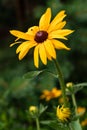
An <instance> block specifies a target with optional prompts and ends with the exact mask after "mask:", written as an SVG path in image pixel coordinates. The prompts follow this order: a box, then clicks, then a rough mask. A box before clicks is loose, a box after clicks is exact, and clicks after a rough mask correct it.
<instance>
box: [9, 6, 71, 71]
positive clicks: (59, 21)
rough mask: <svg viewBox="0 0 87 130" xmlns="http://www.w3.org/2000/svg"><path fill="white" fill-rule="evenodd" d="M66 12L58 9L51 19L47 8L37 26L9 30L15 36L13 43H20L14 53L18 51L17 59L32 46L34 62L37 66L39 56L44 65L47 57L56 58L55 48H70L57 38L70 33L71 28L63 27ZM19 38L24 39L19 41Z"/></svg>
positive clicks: (49, 58) (64, 36)
mask: <svg viewBox="0 0 87 130" xmlns="http://www.w3.org/2000/svg"><path fill="white" fill-rule="evenodd" d="M65 16H66V14H65V11H64V10H63V11H60V12H59V13H58V14H57V15H56V17H55V18H54V19H53V20H52V21H51V9H50V8H48V9H47V10H46V12H45V13H44V14H43V15H42V16H41V18H40V21H39V26H33V27H30V28H29V29H28V31H27V32H25V33H24V32H21V31H17V30H11V31H10V33H11V34H12V35H14V36H15V37H17V39H16V40H15V43H12V44H11V45H10V46H13V45H14V44H18V43H21V44H20V45H19V46H18V48H17V50H16V53H17V54H18V53H19V60H22V59H23V58H24V57H25V55H26V54H27V53H28V52H29V50H30V49H31V48H33V47H34V64H35V66H36V67H37V68H38V67H39V56H40V59H41V61H42V63H43V64H44V65H46V64H47V59H48V60H52V59H56V51H55V48H56V49H66V50H70V48H68V47H67V46H65V45H64V44H63V43H62V42H61V41H59V39H65V40H66V39H67V38H66V36H67V35H69V34H70V33H72V32H73V31H72V30H69V29H63V27H64V26H65V24H66V21H63V19H64V18H65ZM20 39H23V40H25V41H23V42H21V41H20Z"/></svg>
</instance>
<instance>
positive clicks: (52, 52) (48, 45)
mask: <svg viewBox="0 0 87 130" xmlns="http://www.w3.org/2000/svg"><path fill="white" fill-rule="evenodd" d="M44 45H45V48H46V51H47V52H48V54H49V55H50V56H51V57H53V58H54V59H56V51H55V49H54V46H53V44H52V42H51V41H50V40H46V41H45V42H44Z"/></svg>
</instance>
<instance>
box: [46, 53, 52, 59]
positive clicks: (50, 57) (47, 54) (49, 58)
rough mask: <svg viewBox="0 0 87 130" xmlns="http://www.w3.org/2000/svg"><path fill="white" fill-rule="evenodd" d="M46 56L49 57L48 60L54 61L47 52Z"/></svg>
mask: <svg viewBox="0 0 87 130" xmlns="http://www.w3.org/2000/svg"><path fill="white" fill-rule="evenodd" d="M46 55H47V58H48V59H49V60H52V57H51V56H50V55H49V53H48V52H47V51H46Z"/></svg>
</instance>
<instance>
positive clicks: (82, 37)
mask: <svg viewBox="0 0 87 130" xmlns="http://www.w3.org/2000/svg"><path fill="white" fill-rule="evenodd" d="M86 6H87V0H84V1H83V0H73V1H71V0H36V1H32V0H0V130H9V129H10V130H15V129H16V130H25V129H26V130H36V128H34V123H35V122H33V121H32V120H31V119H28V118H27V115H26V110H27V109H28V107H29V106H30V105H38V104H39V103H40V102H42V101H41V100H40V99H39V97H40V94H41V92H42V90H43V89H45V88H46V89H51V88H52V87H54V86H57V87H59V83H58V81H57V80H56V79H55V78H53V76H52V75H51V76H49V73H46V74H45V73H43V74H41V75H40V76H37V78H35V79H34V80H32V81H29V80H28V79H25V78H23V75H24V74H26V72H29V71H32V70H36V68H35V67H34V65H33V56H32V50H31V51H30V53H29V55H27V56H26V57H25V59H23V60H22V61H18V58H17V55H16V54H15V49H16V47H17V46H15V47H13V48H9V45H10V43H12V42H13V40H14V38H13V37H12V36H11V35H10V34H9V30H11V29H17V30H21V31H26V30H27V29H28V28H29V27H30V26H33V25H35V24H37V25H38V21H39V18H40V16H41V15H42V13H43V12H44V11H45V9H46V8H47V7H51V8H52V18H53V17H54V16H55V15H56V14H57V12H59V11H60V10H62V9H63V10H66V13H67V17H66V20H67V25H66V26H67V27H68V28H70V29H73V30H75V32H74V33H73V34H72V35H71V36H69V37H68V38H69V40H68V41H64V43H66V45H68V46H69V47H71V51H69V52H67V51H57V54H58V60H59V62H60V65H61V67H62V70H63V73H64V76H65V81H66V82H68V81H72V82H74V83H81V82H86V81H87V7H86ZM53 66H54V64H53V62H50V61H48V65H47V66H43V65H42V64H41V63H40V69H48V70H49V71H51V72H53V73H54V72H55V70H53ZM86 90H87V88H86V87H84V89H82V90H81V91H79V92H78V93H77V94H76V97H77V102H78V105H81V106H84V107H87V103H86V102H87V101H86V97H87V91H86ZM43 103H44V104H47V103H46V102H45V101H43ZM48 104H49V105H52V104H51V103H48ZM48 109H49V108H48ZM49 110H50V109H49ZM44 118H46V117H44ZM85 118H87V113H86V114H85V116H84V117H82V119H85ZM49 129H51V128H49ZM86 129H87V127H84V130H86ZM42 130H46V128H44V127H43V128H42Z"/></svg>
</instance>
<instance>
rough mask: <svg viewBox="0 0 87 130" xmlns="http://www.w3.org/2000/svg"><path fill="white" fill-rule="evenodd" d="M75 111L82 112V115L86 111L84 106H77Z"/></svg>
mask: <svg viewBox="0 0 87 130" xmlns="http://www.w3.org/2000/svg"><path fill="white" fill-rule="evenodd" d="M77 112H78V114H79V113H82V115H83V114H84V113H85V112H86V108H85V107H78V108H77Z"/></svg>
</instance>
